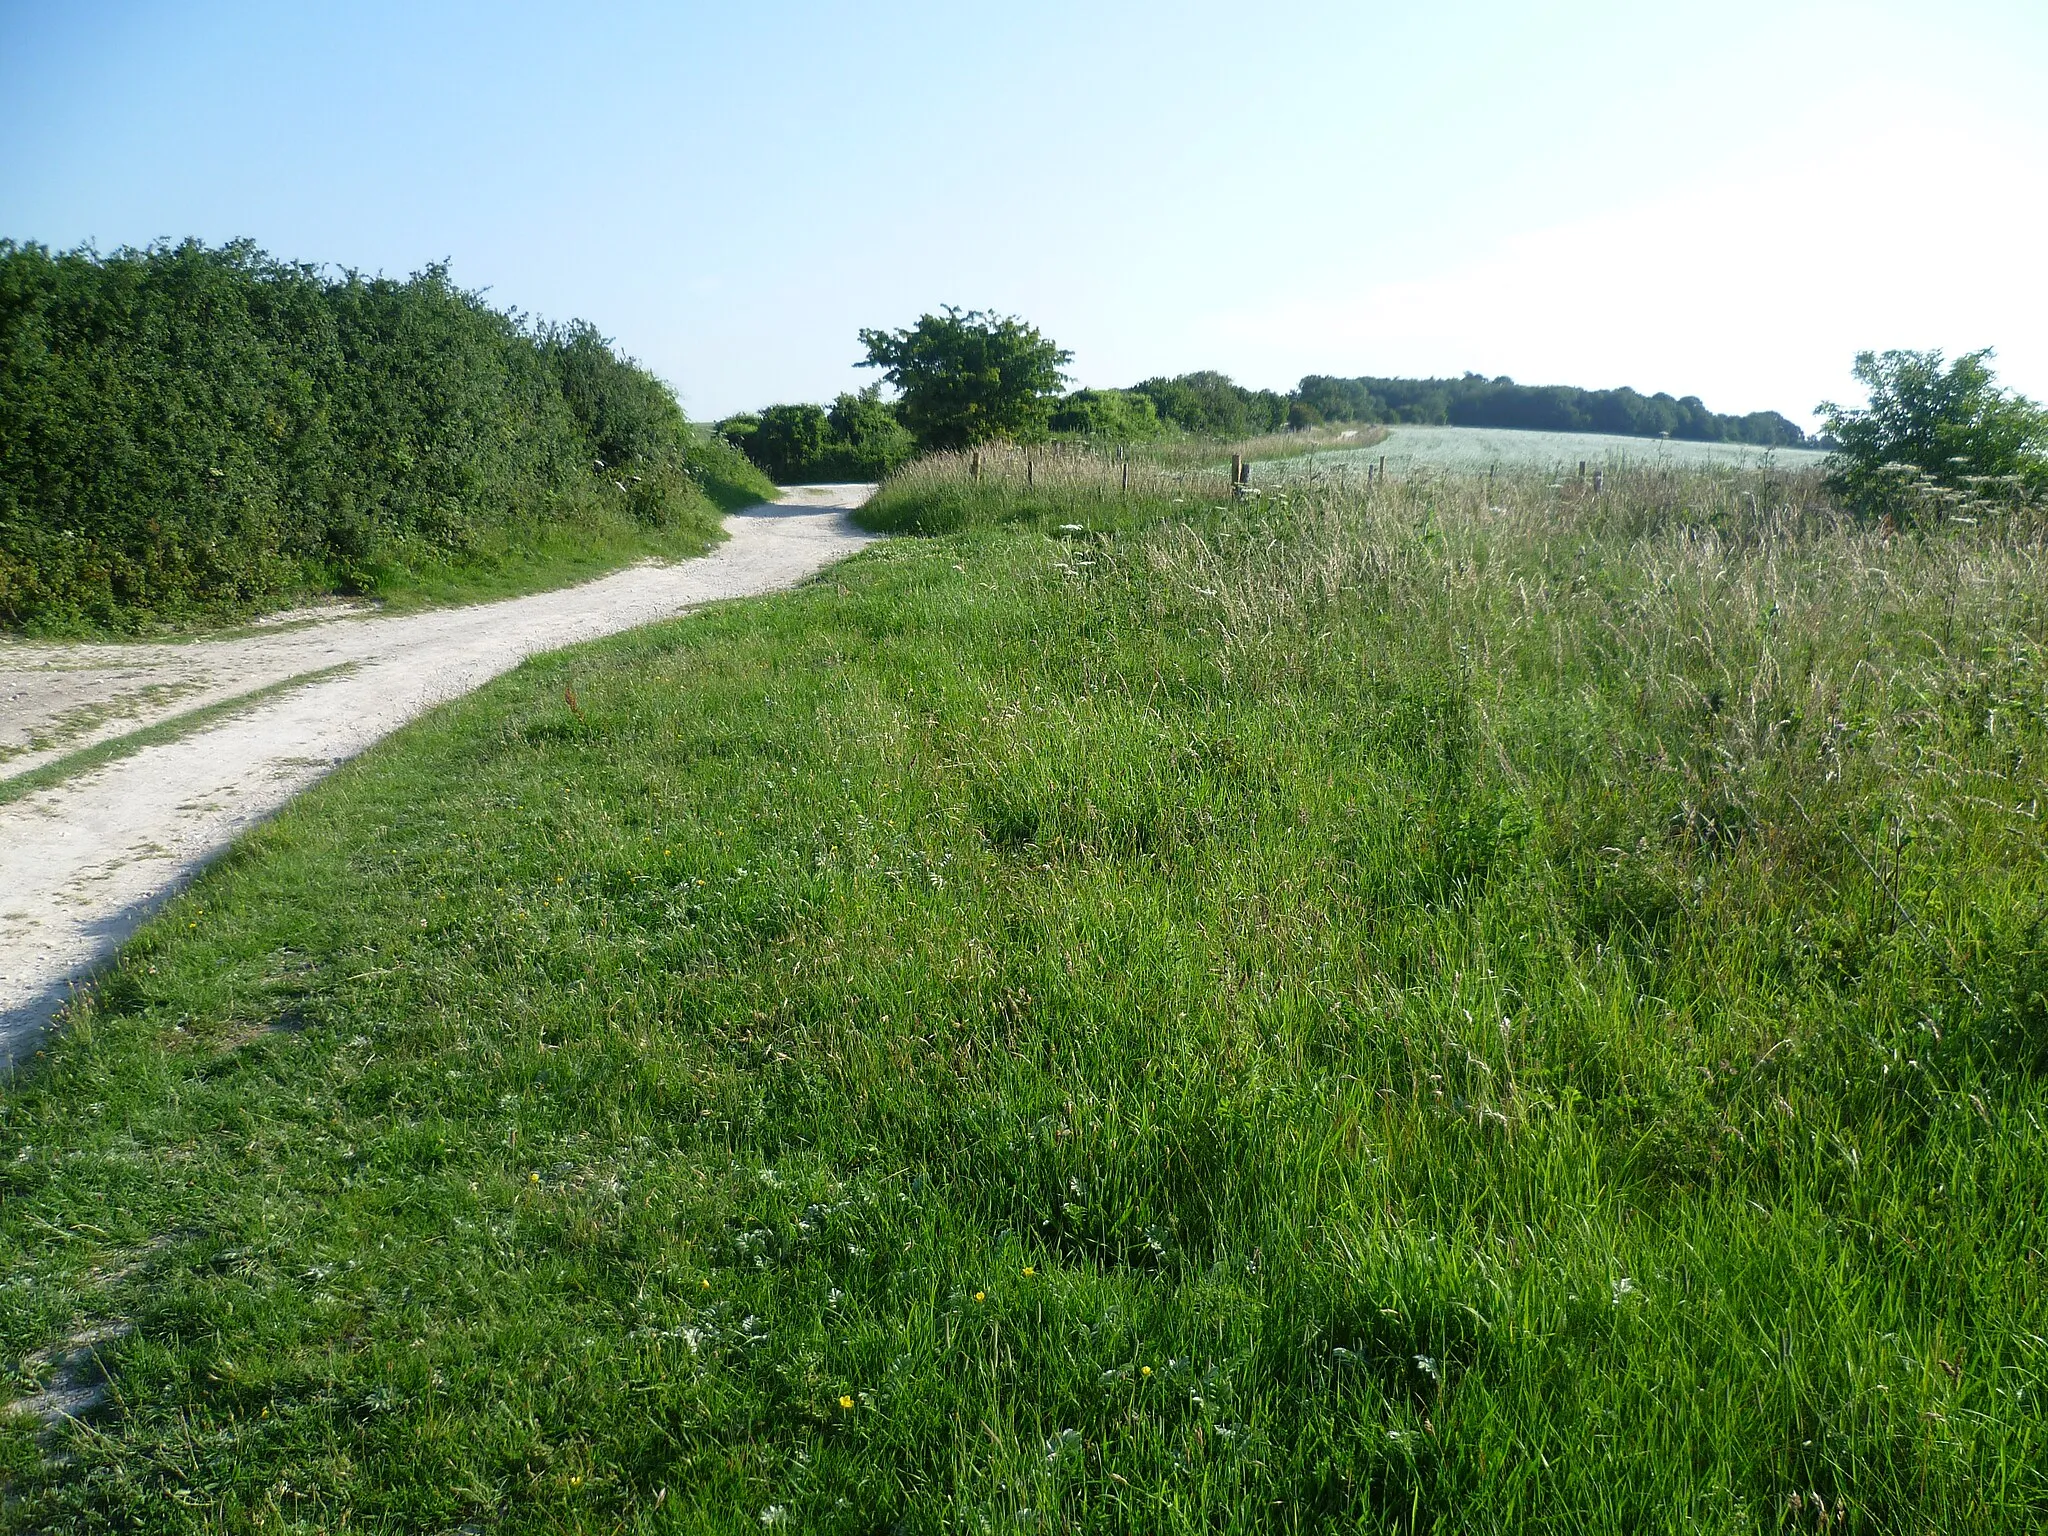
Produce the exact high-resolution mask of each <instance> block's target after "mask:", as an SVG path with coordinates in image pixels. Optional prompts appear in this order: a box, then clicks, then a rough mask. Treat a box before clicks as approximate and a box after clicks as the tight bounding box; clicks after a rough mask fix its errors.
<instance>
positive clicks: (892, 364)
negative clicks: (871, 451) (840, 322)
mask: <svg viewBox="0 0 2048 1536" xmlns="http://www.w3.org/2000/svg"><path fill="white" fill-rule="evenodd" d="M860 342H861V345H862V346H864V347H866V348H867V350H868V355H867V359H866V361H864V362H863V363H862V364H861V365H860V366H861V367H863V368H880V369H881V370H882V377H883V378H884V379H886V380H888V382H889V383H891V384H893V385H894V386H895V387H896V388H897V389H898V390H900V391H901V392H902V396H903V398H902V400H901V401H900V402H899V403H898V409H899V410H900V412H901V413H902V417H903V424H904V426H906V427H908V428H909V429H910V434H911V436H912V437H914V438H916V439H917V442H918V446H919V447H922V448H964V447H966V446H968V445H969V444H970V443H981V442H987V441H989V440H990V439H992V438H1018V439H1024V440H1030V439H1033V438H1038V437H1043V436H1044V435H1045V418H1046V402H1047V399H1048V397H1049V396H1052V395H1055V394H1057V393H1058V392H1059V389H1060V386H1061V385H1062V384H1064V383H1065V382H1066V375H1065V374H1064V373H1063V372H1062V371H1061V370H1062V369H1063V368H1064V367H1065V365H1066V364H1067V363H1069V362H1071V361H1072V360H1073V354H1072V353H1071V352H1067V351H1065V350H1063V349H1062V348H1060V347H1059V346H1057V345H1056V344H1055V343H1053V342H1052V341H1051V340H1050V339H1049V338H1047V337H1045V336H1042V335H1040V334H1039V332H1038V329H1037V328H1036V327H1035V326H1030V325H1026V324H1025V323H1024V322H1023V321H1022V320H1019V319H1017V318H1016V317H1015V316H999V315H994V314H990V313H988V312H987V311H984V310H967V311H964V312H963V311H961V310H958V309H955V308H954V307H953V306H951V305H950V304H949V305H947V306H946V312H945V313H944V314H943V315H924V316H922V317H921V318H920V319H919V320H918V322H917V324H916V325H915V326H913V327H912V328H911V329H909V330H907V331H874V330H863V331H862V332H861V333H860Z"/></svg>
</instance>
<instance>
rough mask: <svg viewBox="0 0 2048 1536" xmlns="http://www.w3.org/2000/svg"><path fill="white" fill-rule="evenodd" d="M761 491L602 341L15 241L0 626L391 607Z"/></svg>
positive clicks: (363, 296) (176, 256)
mask: <svg viewBox="0 0 2048 1536" xmlns="http://www.w3.org/2000/svg"><path fill="white" fill-rule="evenodd" d="M763 489H765V487H763V486H762V485H761V483H760V481H759V478H758V476H756V475H755V474H754V472H753V471H752V469H751V468H750V467H749V466H748V465H747V464H746V463H745V461H744V460H743V459H741V458H740V457H739V456H738V455H737V454H734V453H733V452H732V451H731V450H730V448H728V447H726V446H725V445H723V444H718V443H715V442H710V441H706V440H703V439H701V438H699V437H696V436H695V435H694V434H692V432H691V431H690V429H689V427H688V425H687V423H686V422H685V421H684V418H683V415H682V412H681V410H680V408H679V407H678V406H677V404H676V402H675V399H674V397H673V396H672V395H671V394H670V392H669V391H668V389H667V388H666V387H665V386H664V385H663V384H662V383H661V382H660V381H659V380H657V379H655V378H654V377H653V376H652V375H650V374H648V373H647V372H645V371H644V370H642V369H640V368H638V367H636V366H634V365H633V364H632V363H631V362H629V361H627V360H625V359H623V358H621V357H620V356H618V355H617V354H616V353H615V352H613V350H612V349H611V347H610V346H608V345H607V344H606V342H605V340H604V338H603V337H601V336H600V335H599V334H598V333H597V332H596V331H595V330H593V329H592V328H591V327H590V326H588V325H584V324H574V325H569V326H566V327H561V326H544V325H535V324H532V323H530V322H529V321H527V320H526V319H525V318H524V317H521V316H518V315H514V314H508V313H504V312H501V311H499V310H495V309H493V308H491V307H489V306H488V305H487V304H485V303H484V301H483V299H482V298H481V297H479V296H478V295H476V294H474V293H468V292H465V291H463V290H462V289H460V288H457V287H456V286H455V285H454V284H453V283H451V282H450V281H449V277H448V273H447V271H446V270H445V269H444V268H442V267H438V266H435V267H429V268H427V269H426V270H425V271H423V272H420V273H418V274H416V275H414V276H413V277H410V278H408V279H405V280H404V281H394V280H390V279H386V278H366V277H364V276H362V275H360V274H358V273H355V272H348V273H344V274H341V275H339V276H329V275H325V274H323V273H322V272H321V271H320V270H319V269H317V268H314V267H311V266H306V265H301V264H296V263H290V262H284V261H278V260H274V259H272V258H271V257H269V256H267V255H265V254H264V253H263V252H262V251H260V250H257V249H256V248H255V247H254V246H253V245H250V244H248V243H246V242H238V243H235V244H230V245H226V246H222V247H219V248H209V247H206V246H204V245H201V244H199V243H198V242H196V241H187V242H185V243H183V244H179V245H161V246H155V247H152V248H150V249H147V250H139V251H138V250H122V251H118V252H115V253H114V254H112V255H109V256H101V255H99V254H97V253H95V252H93V251H91V250H78V251H68V252H55V253H53V252H51V251H49V250H48V249H46V248H45V247H43V246H40V245H34V244H16V243H15V242H13V241H0V623H4V624H6V625H8V626H12V627H24V626H32V627H43V628H62V627H101V628H116V629H121V628H134V627H137V626H138V625H140V624H142V623H145V622H148V621H153V620H162V619H168V618H176V617H179V616H183V615H189V614H197V613H227V612H235V611H247V610H250V609H254V608H258V607H262V606H265V605H275V604H277V603H279V602H284V601H289V600H291V599H293V598H296V597H298V596H301V595H307V594H313V593H322V592H336V591H341V592H364V591H375V590H377V588H378V585H379V582H380V579H381V578H382V576H383V575H384V573H386V572H387V571H389V570H391V569H394V568H401V567H402V568H410V569H425V568H437V567H449V566H459V565H460V564H461V562H462V561H463V560H465V559H466V558H469V557H472V556H476V555H478V554H479V553H481V552H487V551H494V550H503V549H505V548H507V547H512V546H517V545H518V543H519V541H520V540H521V539H523V538H527V537H530V536H533V535H535V534H537V533H539V532H541V531H543V530H547V529H550V528H559V527H561V526H562V525H583V524H587V525H590V526H591V527H593V528H595V527H598V526H600V525H604V526H608V527H613V528H616V527H618V526H620V525H621V524H631V525H636V526H639V527H642V528H648V529H661V528H675V527H678V526H681V525H684V524H686V523H688V522H689V521H690V520H692V519H696V520H698V521H700V522H701V523H702V526H703V529H704V531H705V534H706V536H707V537H710V536H712V534H713V530H714V528H715V522H714V521H713V502H714V501H716V502H719V503H721V504H725V505H730V504H732V503H733V502H735V501H738V500H744V499H747V498H749V497H751V496H753V495H755V494H757V493H758V492H759V491H761V490H763Z"/></svg>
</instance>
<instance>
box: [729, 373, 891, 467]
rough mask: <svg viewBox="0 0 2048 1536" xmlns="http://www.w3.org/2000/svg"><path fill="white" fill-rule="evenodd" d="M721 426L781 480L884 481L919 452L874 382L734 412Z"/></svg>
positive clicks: (758, 463) (738, 445)
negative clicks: (807, 400)
mask: <svg viewBox="0 0 2048 1536" xmlns="http://www.w3.org/2000/svg"><path fill="white" fill-rule="evenodd" d="M718 431H719V432H720V433H721V434H723V435H724V437H725V438H726V439H727V440H728V441H729V442H731V443H733V444H734V445H735V446H736V447H738V448H739V449H740V450H741V451H742V452H743V453H745V454H746V456H747V457H748V458H749V459H751V460H752V461H753V462H754V463H755V464H756V465H758V466H759V467H760V469H761V471H762V473H763V474H765V475H767V476H768V477H769V478H770V479H772V480H774V481H776V482H777V483H778V484H781V485H798V484H804V483H807V482H817V481H834V480H880V479H882V478H883V477H884V476H886V475H889V474H891V473H893V472H894V471H895V470H897V469H898V468H900V467H901V466H902V465H904V464H906V463H908V462H909V460H910V459H911V457H912V456H913V455H914V454H915V453H916V452H917V446H916V444H915V443H913V442H912V441H911V437H910V433H909V431H908V430H906V429H905V427H904V425H903V423H902V421H901V420H899V419H898V417H897V415H896V409H895V407H894V406H892V405H890V404H889V403H888V402H887V401H885V400H883V399H882V397H881V390H880V389H879V387H876V386H870V387H869V388H867V389H864V390H862V391H861V392H860V393H859V394H857V395H850V394H842V395H840V396H839V397H838V398H837V399H836V400H834V401H833V402H832V408H831V409H830V410H829V411H828V410H826V409H825V408H824V407H823V406H817V405H771V406H769V407H767V408H766V409H765V410H762V411H758V412H754V411H749V412H745V413H742V414H741V415H737V416H728V417H727V418H726V419H725V420H723V421H721V422H719V423H718Z"/></svg>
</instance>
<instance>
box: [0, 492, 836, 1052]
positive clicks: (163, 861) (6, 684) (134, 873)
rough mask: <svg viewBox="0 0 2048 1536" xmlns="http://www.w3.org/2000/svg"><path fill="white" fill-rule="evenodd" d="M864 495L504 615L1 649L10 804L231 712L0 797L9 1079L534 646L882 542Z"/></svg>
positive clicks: (321, 619) (294, 623)
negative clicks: (445, 711)
mask: <svg viewBox="0 0 2048 1536" xmlns="http://www.w3.org/2000/svg"><path fill="white" fill-rule="evenodd" d="M871 490H872V487H870V486H864V485H837V486H802V487H796V488H793V489H792V490H790V491H788V492H786V493H785V499H784V500H783V501H782V502H780V503H778V504H776V505H773V506H762V507H755V508H753V509H751V510H749V511H745V512H738V513H735V514H733V515H732V516H731V517H730V518H728V519H727V521H726V532H727V534H728V535H729V537H728V538H727V540H726V542H725V543H723V544H721V545H719V546H718V547H717V548H716V549H715V550H713V551H712V552H711V553H710V554H708V555H705V556H703V557H702V558H700V559H696V560H689V561H684V562H682V563H680V564H676V565H653V564H649V565H639V566H634V567H632V568H630V569H628V570H623V571H619V572H616V573H614V574H613V575H610V576H606V577H603V578H601V579H599V580H597V581H592V582H587V583H585V584H584V585H582V586H577V587H570V588H566V589H564V590H562V591H557V592H542V593H536V594H535V595H533V596H530V597H520V598H511V599H508V600H506V601H502V602H494V603H481V604H477V605H475V606H473V607H465V608H443V609H436V610H433V611H431V612H426V613H416V614H408V615H404V616H401V617H384V616H380V615H377V614H375V613H374V612H363V611H358V610H349V609H336V608H330V609H325V610H312V611H310V612H309V613H307V614H303V615H294V616H289V619H288V621H287V622H284V623H277V624H272V625H270V626H267V627H259V628H257V629H256V630H255V631H254V632H243V633H240V634H238V635H236V636H233V637H231V638H224V639H218V640H195V641H189V642H186V643H182V644H170V645H130V644H89V645H42V644H30V643H6V644H0V792H4V790H5V789H6V786H7V783H8V779H9V778H18V777H19V776H20V775H22V774H24V773H27V772H30V771H32V770H34V769H35V768H37V767H40V766H45V765H47V764H49V763H51V762H53V761H56V760H58V759H60V758H62V757H63V756H64V755H65V754H67V753H70V752H75V751H78V750H79V749H80V748H82V747H84V746H88V745H93V744H95V743H98V742H105V741H114V742H118V740H119V738H120V737H122V736H123V735H126V734H129V733H132V732H134V731H136V730H139V729H143V728H146V727H149V726H151V725H155V724H161V723H162V722H164V721H166V720H173V719H175V718H176V717H178V716H181V715H184V714H186V713H188V712H189V711H192V710H195V709H204V708H207V707H208V706H211V705H216V704H228V705H229V706H230V707H229V708H228V710H227V711H226V712H225V713H224V714H222V715H221V716H220V717H219V718H215V719H212V720H210V721H209V722H208V723H206V724H205V725H203V726H202V727H200V728H199V729H197V730H194V731H193V732H191V733H190V734H186V735H181V736H179V737H178V738H177V739H175V740H168V741H161V742H158V743H157V744H155V745H150V746H144V747H141V748H140V749H139V750H137V751H135V752H134V753H133V754H132V755H127V756H123V757H120V758H118V759H116V760H114V761H112V762H107V763H104V764H102V765H100V766H98V767H93V768H89V769H87V770H85V771H82V772H80V773H79V774H77V775H76V776H73V777H68V778H65V779H63V780H62V781H61V782H59V783H56V784H54V785H52V786H50V787H47V788H43V789H39V790H36V791H33V792H31V793H28V794H25V795H22V796H20V797H18V798H16V799H14V800H12V801H11V802H7V803H0V1071H5V1070H7V1069H8V1068H10V1067H11V1066H12V1065H13V1064H14V1063H15V1062H17V1061H19V1060H21V1059H22V1058H23V1057H25V1056H26V1055H27V1054H28V1053H30V1052H31V1051H33V1050H34V1049H35V1046H36V1044H37V1042H38V1041H39V1040H40V1039H41V1038H42V1036H43V1032H44V1031H45V1029H46V1028H47V1027H48V1026H49V1024H50V1021H51V1020H52V1018H53V1017H54V1016H55V1015H56V1013H57V1011H58V1010H59V1009H60V1008H61V1007H62V1006H63V1004H64V1001H65V999H66V998H68V997H69V996H70V994H71V990H72V988H73V987H74V986H76V985H77V984H78V983H79V982H80V981H81V980H82V979H84V978H85V977H86V976H87V975H89V974H90V972H91V971H92V970H93V968H94V967H96V966H97V965H99V964H101V963H102V962H104V961H105V960H106V959H107V958H108V957H109V956H110V955H112V954H113V953H114V951H115V950H117V949H118V948H119V947H120V946H121V945H122V944H123V943H124V942H125V941H126V940H127V939H128V937H129V936H130V935H131V934H133V933H134V932H135V930H136V928H137V927H138V926H139V925H140V924H141V923H142V922H143V921H144V920H145V919H146V918H147V917H148V916H149V915H150V913H152V912H153V911H155V910H156V908H157V907H159V906H160V905H161V904H162V903H163V902H164V900H165V899H166V898H167V897H169V896H170V895H171V894H172V893H174V892H175V891H177V890H178V889H179V888H180V887H182V886H183V885H184V884H185V883H186V882H187V881H189V880H190V879H191V878H192V876H193V875H194V874H196V873H197V872H198V871H199V870H200V869H202V868H203V867H204V866H205V865H206V864H207V863H208V862H209V861H210V860H212V859H213V858H215V857H217V856H218V855H219V854H220V853H221V852H222V851H223V850H225V849H226V848H227V846H228V845H229V844H230V843H231V842H233V840H234V839H235V838H236V837H237V836H238V835H239V834H240V833H241V832H242V831H243V830H244V829H246V828H248V827H250V826H253V825H255V824H256V823H257V822H260V821H262V820H263V819H264V818H266V817H268V816H270V815H271V814H273V813H274V812H275V811H276V810H277V809H278V808H279V807H280V806H282V805H283V804H284V803H285V802H286V801H287V800H289V799H291V797H292V796H293V795H295V794H297V793H298V792H299V791H300V790H302V789H304V788H305V787H306V786H307V785H309V784H311V783H313V782H314V781H315V780H317V779H319V778H320V777H321V776H322V775H324V774H326V773H327V772H328V771H329V770H331V769H332V768H333V767H334V766H335V765H336V764H338V763H342V762H345V761H347V760H348V759H349V758H351V757H353V756H355V754H357V753H358V752H361V751H362V750H363V749H364V748H366V747H368V746H370V745H371V744H372V743H374V742H376V741H378V740H380V739H381V738H383V737H384V736H387V735H389V734H390V733H391V732H392V731H394V730H396V729H398V727H399V726H401V725H404V724H405V723H406V722H407V721H409V720H411V719H414V718H415V717H417V716H418V715H420V714H423V713H424V712H425V711H427V710H429V709H432V708H433V707H434V706H435V705H437V704H442V703H445V702H446V701H448V700H450V699H454V698H459V697H460V696H461V695H463V694H465V693H468V692H470V691H471V690H472V689H474V688H477V687H479V686H480V685H482V684H483V683H485V682H488V681H489V680H490V679H491V678H493V677H496V676H497V675H498V674H499V673H501V672H505V671H508V670H510V669H511V668H512V667H515V666H517V665H518V664H519V663H520V662H521V661H523V660H525V659H526V658H527V657H529V656H532V655H535V654H537V653H539V652H542V651H550V650H555V649H558V648H560V647H562V646H566V645H574V644H576V643H578V642H579V641H584V640H593V639H596V638H598V637H599V636H602V635H609V634H614V633H616V632H617V631H619V630H623V629H631V628H634V627H635V626H638V625H641V624H650V623H653V622H655V621H657V620H660V619H666V618H671V617H673V616H675V615H676V614H679V613H683V612H686V611H687V610H689V609H691V608H694V607H696V606H698V605H699V604H702V603H706V602H713V601H716V600H718V599H720V598H730V597H747V596H752V595H754V594H756V593H761V592H772V591H775V590H777V589H779V588H783V587H789V586H794V585H795V584H796V583H797V582H799V581H802V580H803V579H804V578H805V577H807V576H809V575H811V574H812V573H813V572H815V571H817V570H818V569H820V568H821V567H823V566H825V565H828V564H830V563H831V562H832V561H834V560H837V559H839V558H841V557H842V556H844V555H847V554H850V553H852V552H853V551H854V550H856V549H859V548H860V547H861V546H862V545H864V544H866V543H869V542H870V541H871V537H872V536H871V535H868V534H865V533H862V532H861V531H860V530H859V529H857V528H855V527H854V526H853V524H852V522H851V521H850V520H849V519H848V517H847V516H846V513H847V511H848V510H850V509H851V508H853V507H856V506H858V505H860V503H861V502H862V501H863V500H865V499H866V497H867V495H868V494H869V492H870V491H871ZM309 674H314V675H310V676H309ZM295 679H303V680H304V681H303V682H302V683H300V684H298V685H296V686H294V685H293V680H295ZM261 689H271V690H273V691H272V692H269V693H267V694H266V695H265V696H264V697H263V698H261V699H260V700H253V701H251V704H250V707H249V708H247V709H246V710H236V709H233V708H232V701H233V700H235V699H238V698H242V697H245V696H247V695H249V694H250V693H252V692H255V691H257V690H261Z"/></svg>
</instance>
